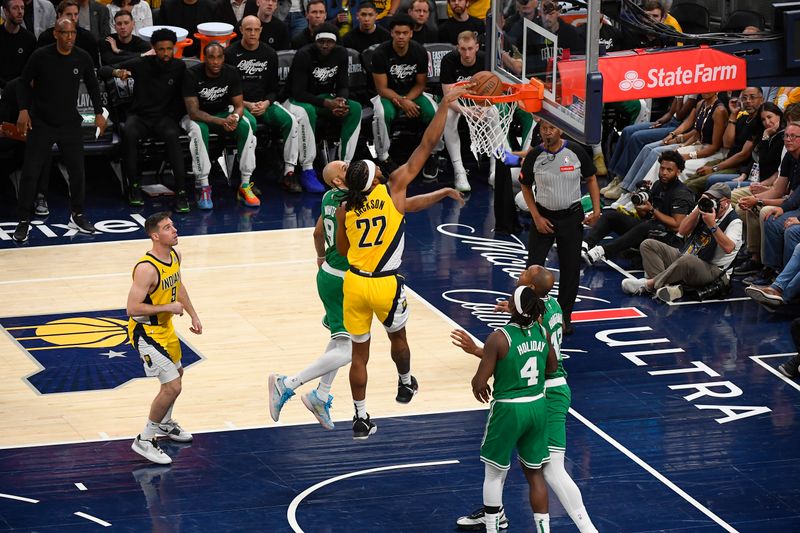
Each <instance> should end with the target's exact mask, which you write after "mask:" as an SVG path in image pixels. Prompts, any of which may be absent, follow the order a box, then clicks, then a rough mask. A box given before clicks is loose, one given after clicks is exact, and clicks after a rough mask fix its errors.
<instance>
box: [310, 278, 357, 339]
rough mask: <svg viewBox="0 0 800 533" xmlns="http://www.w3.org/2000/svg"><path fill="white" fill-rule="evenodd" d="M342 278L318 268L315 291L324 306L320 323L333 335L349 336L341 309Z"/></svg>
mask: <svg viewBox="0 0 800 533" xmlns="http://www.w3.org/2000/svg"><path fill="white" fill-rule="evenodd" d="M343 285H344V278H340V277H339V276H336V275H334V274H331V273H329V272H327V271H325V270H324V269H322V268H320V269H319V272H317V293H318V294H319V299H320V300H322V305H323V307H325V316H324V317H323V318H322V325H323V326H325V327H326V328H328V329H329V330H330V332H331V338H333V337H348V338H349V337H350V335H349V334H348V333H347V330H346V329H345V327H344V312H343V311H342V307H343V301H344V293H343V291H342V286H343Z"/></svg>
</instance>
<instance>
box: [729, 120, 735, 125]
mask: <svg viewBox="0 0 800 533" xmlns="http://www.w3.org/2000/svg"><path fill="white" fill-rule="evenodd" d="M728 124H736V121H735V120H729V121H728Z"/></svg>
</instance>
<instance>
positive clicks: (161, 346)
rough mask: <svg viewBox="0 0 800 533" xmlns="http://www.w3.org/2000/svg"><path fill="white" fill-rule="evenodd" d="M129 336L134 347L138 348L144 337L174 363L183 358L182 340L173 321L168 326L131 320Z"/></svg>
mask: <svg viewBox="0 0 800 533" xmlns="http://www.w3.org/2000/svg"><path fill="white" fill-rule="evenodd" d="M128 338H129V339H130V341H131V344H133V346H134V348H138V346H139V338H142V339H143V340H144V341H146V342H147V344H149V345H151V346H153V347H154V348H155V349H156V350H158V351H159V352H161V354H162V355H164V356H166V357H168V358H169V360H170V361H172V362H173V363H179V362H180V360H181V342H180V340H178V335H177V334H176V333H175V328H174V327H173V325H172V321H170V322H169V324H167V325H166V326H150V325H148V324H140V323H138V322H135V321H133V320H130V321H128Z"/></svg>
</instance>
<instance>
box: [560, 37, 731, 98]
mask: <svg viewBox="0 0 800 533" xmlns="http://www.w3.org/2000/svg"><path fill="white" fill-rule="evenodd" d="M598 70H599V71H600V72H601V73H602V74H603V102H622V101H625V100H636V99H639V98H661V97H665V96H679V95H684V94H698V93H708V92H719V91H731V90H739V89H744V88H745V87H746V86H747V66H746V62H745V60H744V59H742V58H740V57H736V56H734V55H731V54H727V53H725V52H720V51H719V50H714V49H713V48H709V47H707V46H700V47H699V48H690V49H683V50H674V51H665V52H653V51H650V52H646V51H644V50H631V51H627V52H620V53H614V54H609V55H606V56H603V57H601V58H600V60H599V61H598ZM558 71H559V78H560V89H561V101H562V102H569V101H571V97H572V96H573V95H574V96H577V97H578V98H581V99H584V92H585V90H586V64H585V61H584V60H583V59H577V60H566V61H559V62H558Z"/></svg>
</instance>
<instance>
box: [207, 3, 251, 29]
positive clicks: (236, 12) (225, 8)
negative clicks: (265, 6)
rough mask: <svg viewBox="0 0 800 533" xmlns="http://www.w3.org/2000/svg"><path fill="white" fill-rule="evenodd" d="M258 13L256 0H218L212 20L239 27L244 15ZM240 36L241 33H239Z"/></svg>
mask: <svg viewBox="0 0 800 533" xmlns="http://www.w3.org/2000/svg"><path fill="white" fill-rule="evenodd" d="M257 14H258V4H257V3H256V0H219V1H218V2H217V7H216V13H215V16H214V22H224V23H226V24H230V25H231V26H233V27H234V28H239V25H240V24H241V23H242V20H244V18H245V17H247V16H250V15H257ZM239 38H241V35H239Z"/></svg>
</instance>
